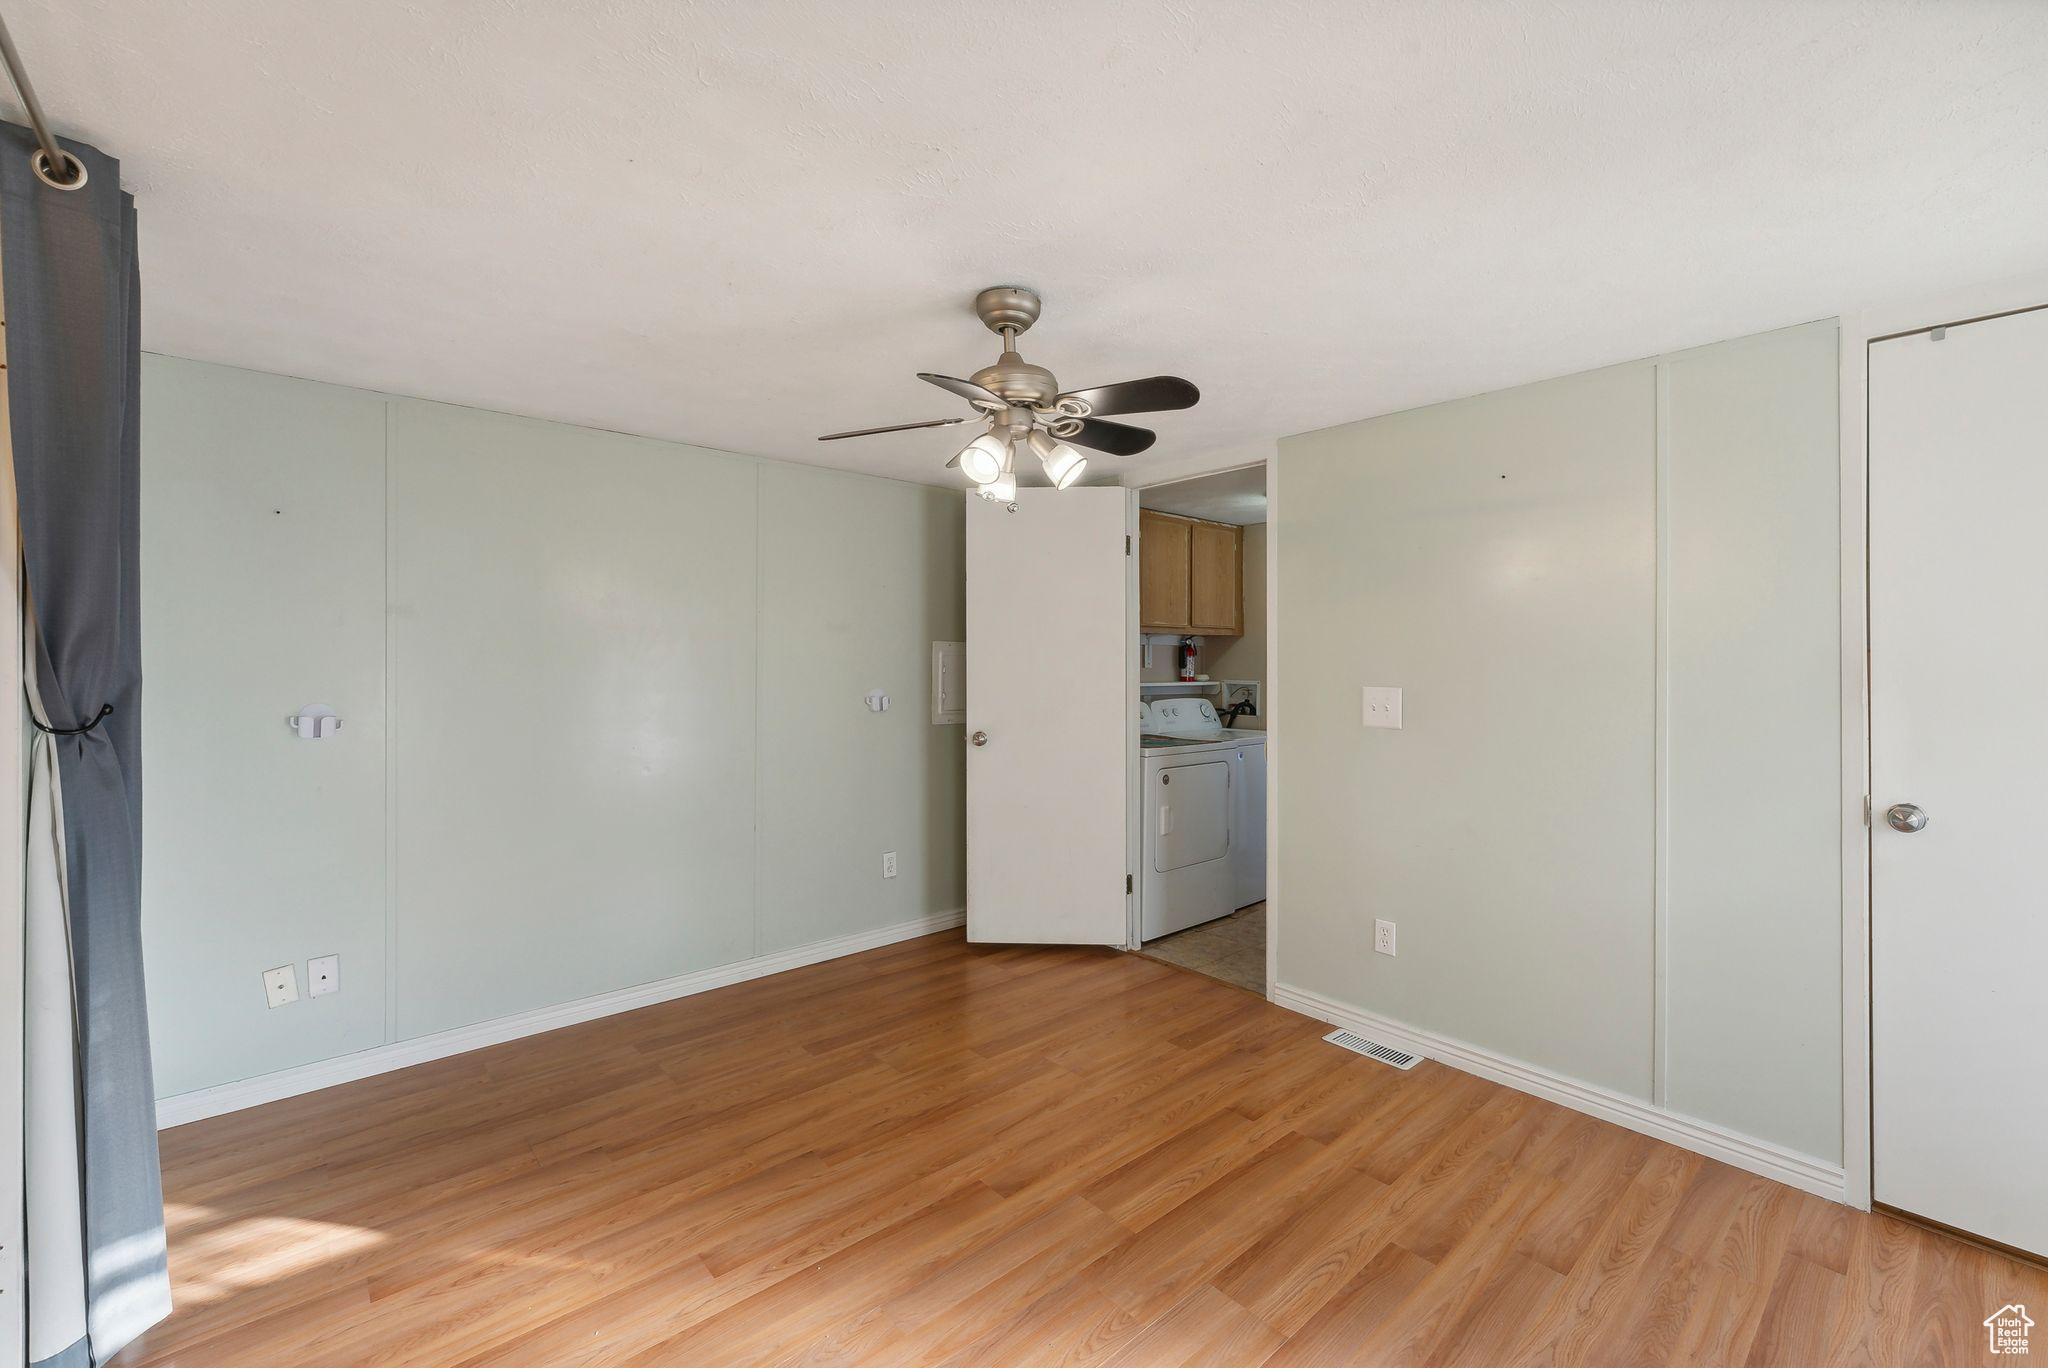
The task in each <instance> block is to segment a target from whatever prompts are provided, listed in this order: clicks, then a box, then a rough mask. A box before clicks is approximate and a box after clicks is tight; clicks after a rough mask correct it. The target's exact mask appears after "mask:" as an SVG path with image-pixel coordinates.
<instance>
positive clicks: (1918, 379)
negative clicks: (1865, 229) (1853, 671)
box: [1870, 310, 2048, 1310]
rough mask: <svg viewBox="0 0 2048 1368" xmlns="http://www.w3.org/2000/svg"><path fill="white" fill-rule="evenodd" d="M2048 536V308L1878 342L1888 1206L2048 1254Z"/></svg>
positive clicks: (1874, 863)
mask: <svg viewBox="0 0 2048 1368" xmlns="http://www.w3.org/2000/svg"><path fill="white" fill-rule="evenodd" d="M2044 527H2048V310H2041V311H2035V312H2032V313H2025V314H2017V315H2013V316H2011V317H2006V318H1996V319H1990V320H1987V321H1985V322H1981V323H1971V324H1967V325H1964V326H1961V327H1953V328H1949V329H1948V330H1947V332H1946V335H1945V336H1943V337H1941V338H1940V339H1939V340H1937V339H1936V338H1934V337H1933V336H1931V335H1930V334H1926V333H1920V334H1915V335H1913V336H1909V337H1901V338H1895V339H1893V340H1891V341H1888V342H1880V343H1877V344H1875V345H1873V346H1872V347H1871V350H1870V652H1871V660H1870V678H1871V783H1872V806H1873V809H1874V811H1873V814H1872V824H1873V832H1872V837H1871V918H1872V923H1871V926H1872V935H1871V1013H1872V1022H1871V1025H1872V1041H1871V1047H1872V1077H1871V1086H1872V1101H1873V1106H1874V1127H1873V1136H1872V1140H1873V1154H1874V1163H1875V1170H1874V1179H1875V1188H1874V1194H1875V1196H1876V1198H1877V1200H1878V1201H1879V1202H1882V1203H1884V1204H1886V1205H1888V1206H1893V1207H1897V1208H1899V1209H1901V1210H1904V1211H1909V1212H1912V1213H1914V1214H1916V1215H1919V1216H1923V1217H1926V1218H1928V1219H1930V1220H1935V1221H1940V1222H1942V1223H1944V1224H1946V1225H1951V1226H1955V1227H1957V1228H1958V1229H1962V1230H1967V1231H1970V1232H1973V1233H1975V1234H1977V1235H1980V1236H1983V1237H1986V1238H1988V1239H1992V1240H1996V1241H1999V1242H2000V1243H2003V1244H2008V1245H2013V1246H2016V1247H2018V1248H2021V1249H2026V1250H2031V1251H2033V1252H2035V1253H2041V1254H2048V1181H2044V1175H2043V1171H2042V1154H2043V1143H2044V1141H2043V1137H2044V1136H2048V1087H2044V1086H2043V1085H2042V1084H2043V1080H2044V1079H2048V1031H2044V1030H2043V1020H2044V1018H2043V1014H2042V985H2043V984H2044V983H2048V877H2044V874H2048V868H2044V862H2043V858H2042V852H2043V851H2044V850H2048V531H2044ZM1911 809H1917V810H1918V812H1919V813H1921V814H1924V816H1925V819H1926V824H1925V825H1924V826H1923V827H1921V828H1920V829H1919V830H1910V829H1900V828H1901V827H1907V828H1910V827H1911V826H1912V825H1913V823H1914V821H1915V820H1916V817H1915V812H1914V811H1913V810H1911ZM1894 819H1896V824H1895V821H1894ZM1985 1309H1986V1310H1991V1309H1993V1308H1990V1307H1986V1308H1985Z"/></svg>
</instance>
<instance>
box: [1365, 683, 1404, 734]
mask: <svg viewBox="0 0 2048 1368" xmlns="http://www.w3.org/2000/svg"><path fill="white" fill-rule="evenodd" d="M1365 725H1366V726H1368V727H1387V728H1390V729H1392V730H1394V731H1399V730H1401V691H1400V690H1399V689H1396V688H1389V687H1387V686H1386V685H1383V684H1368V685H1366V686H1365Z"/></svg>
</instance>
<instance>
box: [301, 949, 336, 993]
mask: <svg viewBox="0 0 2048 1368" xmlns="http://www.w3.org/2000/svg"><path fill="white" fill-rule="evenodd" d="M340 991H341V956H339V955H322V956H321V957H320V958H319V959H315V960H307V961H306V996H307V997H326V996H327V995H328V994H329V993H338V992H340Z"/></svg>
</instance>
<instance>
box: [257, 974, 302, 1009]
mask: <svg viewBox="0 0 2048 1368" xmlns="http://www.w3.org/2000/svg"><path fill="white" fill-rule="evenodd" d="M263 1000H264V1001H265V1002H267V1003H269V1004H270V1005H271V1006H272V1007H282V1006H284V1005H285V1004H286V1003H288V1002H297V1001H298V1000H299V973H298V970H296V969H294V968H293V967H292V966H291V965H289V964H280V965H278V966H277V968H275V969H266V970H264V971H263Z"/></svg>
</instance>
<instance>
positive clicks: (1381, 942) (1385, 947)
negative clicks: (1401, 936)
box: [1372, 917, 1394, 955]
mask: <svg viewBox="0 0 2048 1368" xmlns="http://www.w3.org/2000/svg"><path fill="white" fill-rule="evenodd" d="M1372 948H1373V949H1374V950H1377V951H1378V952H1379V953H1380V954H1382V955H1391V954H1393V953H1394V924H1393V923H1392V922H1390V921H1388V920H1386V919H1385V918H1384V917H1375V918H1373V923H1372Z"/></svg>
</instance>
